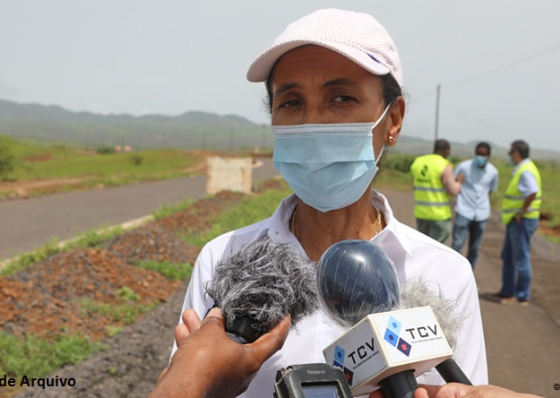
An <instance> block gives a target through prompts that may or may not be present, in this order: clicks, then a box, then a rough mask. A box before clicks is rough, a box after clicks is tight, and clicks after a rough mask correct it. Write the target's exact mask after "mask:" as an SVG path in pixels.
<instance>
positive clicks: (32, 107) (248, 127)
mask: <svg viewBox="0 0 560 398" xmlns="http://www.w3.org/2000/svg"><path fill="white" fill-rule="evenodd" d="M0 134H5V135H9V136H12V137H16V138H33V139H38V140H47V141H62V142H71V143H78V144H83V145H88V146H114V145H130V146H132V147H133V148H161V147H174V148H204V149H221V150H228V149H237V148H241V147H246V148H252V147H255V146H258V147H263V146H267V147H271V146H272V137H271V133H270V129H269V127H268V126H263V125H261V124H256V123H253V122H251V121H249V120H247V119H245V118H243V117H240V116H237V115H225V116H220V115H217V114H214V113H207V112H185V113H183V114H182V115H179V116H163V115H144V116H132V115H126V114H124V115H98V114H93V113H89V112H70V111H68V110H66V109H64V108H61V107H60V106H45V105H37V104H17V103H15V102H10V101H4V100H0ZM476 143H477V142H470V143H467V144H465V143H458V142H451V154H452V155H457V156H461V157H471V156H473V154H474V147H475V145H476ZM490 144H491V145H492V156H495V157H501V158H506V157H507V152H508V150H509V148H504V147H499V146H498V145H494V144H492V143H490ZM395 149H396V150H397V151H400V152H405V153H412V154H426V153H431V152H432V150H433V141H431V140H425V139H422V138H416V137H410V136H408V135H406V134H401V136H400V137H399V142H398V143H397V146H396V148H395ZM531 158H534V159H543V160H544V159H551V160H558V159H560V153H559V152H555V151H546V150H541V149H532V150H531Z"/></svg>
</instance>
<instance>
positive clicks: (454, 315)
mask: <svg viewBox="0 0 560 398" xmlns="http://www.w3.org/2000/svg"><path fill="white" fill-rule="evenodd" d="M423 306H430V307H432V310H433V311H434V314H435V316H436V318H437V320H438V323H439V326H441V330H442V332H443V334H444V335H445V338H446V339H447V342H448V343H449V346H450V347H451V349H454V348H455V346H456V345H457V338H458V336H459V332H460V331H461V327H462V325H463V321H464V316H463V315H461V314H459V313H458V312H457V302H456V301H454V300H450V299H446V298H445V297H444V296H443V294H442V293H441V292H439V293H436V292H434V290H432V289H430V287H429V286H428V283H427V282H426V281H425V280H423V279H419V280H413V281H408V282H406V283H405V284H404V285H402V286H401V303H400V305H399V307H398V308H395V309H399V310H400V309H405V308H416V307H423Z"/></svg>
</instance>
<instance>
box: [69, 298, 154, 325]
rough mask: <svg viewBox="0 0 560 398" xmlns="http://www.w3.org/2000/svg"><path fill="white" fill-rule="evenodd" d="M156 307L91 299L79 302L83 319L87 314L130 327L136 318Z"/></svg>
mask: <svg viewBox="0 0 560 398" xmlns="http://www.w3.org/2000/svg"><path fill="white" fill-rule="evenodd" d="M156 306H157V303H152V304H148V305H141V304H137V303H134V302H123V303H122V304H117V305H115V304H107V303H99V302H96V301H94V300H91V299H82V300H80V307H81V309H82V311H83V315H84V318H86V317H87V313H88V312H94V313H96V314H99V315H102V316H106V317H108V318H111V319H112V320H113V322H122V323H124V324H125V325H130V324H131V323H132V322H134V321H135V320H136V317H137V316H138V315H141V314H145V313H146V312H150V311H151V310H153V309H154V308H155V307H156Z"/></svg>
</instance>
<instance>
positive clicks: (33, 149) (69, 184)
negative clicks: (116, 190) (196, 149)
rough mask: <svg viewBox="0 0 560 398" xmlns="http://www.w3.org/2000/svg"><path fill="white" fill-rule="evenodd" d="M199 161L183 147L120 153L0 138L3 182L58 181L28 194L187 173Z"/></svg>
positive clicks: (3, 192)
mask: <svg viewBox="0 0 560 398" xmlns="http://www.w3.org/2000/svg"><path fill="white" fill-rule="evenodd" d="M197 161H199V159H198V157H197V156H196V155H194V154H193V152H189V151H185V150H180V149H146V150H139V151H131V152H120V153H117V152H115V150H114V148H110V147H100V148H86V147H76V146H72V145H69V144H46V143H40V142H36V141H28V140H15V139H11V138H8V137H3V136H0V181H4V182H18V183H25V182H29V181H36V180H42V181H48V180H50V181H53V182H58V183H57V186H56V187H53V186H50V187H48V188H47V187H45V188H30V189H29V190H28V192H27V195H28V196H36V195H40V194H42V193H51V192H60V191H69V190H74V189H87V188H93V187H98V186H118V185H128V184H133V183H137V182H142V181H155V180H163V179H169V178H176V177H183V176H188V175H190V174H192V173H191V172H189V171H188V170H189V168H192V167H193V166H194V165H195V164H196V163H197ZM10 194H13V193H12V191H11V190H10V189H6V188H4V189H1V187H0V197H2V196H4V197H5V196H9V195H10Z"/></svg>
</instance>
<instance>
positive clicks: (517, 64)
mask: <svg viewBox="0 0 560 398" xmlns="http://www.w3.org/2000/svg"><path fill="white" fill-rule="evenodd" d="M558 48H560V43H559V44H556V45H555V46H552V47H550V48H547V49H546V50H543V51H540V52H538V53H536V54H532V55H529V56H527V57H525V58H522V59H520V60H518V61H515V62H512V63H510V64H508V65H504V66H501V67H499V68H496V69H492V70H490V71H487V72H484V73H481V74H480V75H477V76H473V77H469V78H467V79H463V80H459V81H457V82H455V83H451V84H446V85H445V88H451V87H457V86H460V85H462V84H466V83H470V82H472V81H475V80H478V79H482V78H484V77H487V76H490V75H493V74H494V73H498V72H501V71H504V70H506V69H511V68H514V67H516V66H519V65H521V64H524V63H526V62H529V61H532V60H534V59H536V58H538V57H540V56H542V55H545V54H548V53H549V52H552V51H554V50H556V49H558Z"/></svg>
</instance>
